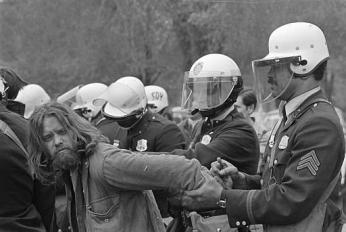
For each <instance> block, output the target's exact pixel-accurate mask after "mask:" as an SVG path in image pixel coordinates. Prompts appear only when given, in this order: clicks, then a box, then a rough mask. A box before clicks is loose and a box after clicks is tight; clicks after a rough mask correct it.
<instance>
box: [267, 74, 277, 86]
mask: <svg viewBox="0 0 346 232" xmlns="http://www.w3.org/2000/svg"><path fill="white" fill-rule="evenodd" d="M267 82H268V84H271V85H276V84H277V82H276V79H275V78H274V77H272V76H268V77H267Z"/></svg>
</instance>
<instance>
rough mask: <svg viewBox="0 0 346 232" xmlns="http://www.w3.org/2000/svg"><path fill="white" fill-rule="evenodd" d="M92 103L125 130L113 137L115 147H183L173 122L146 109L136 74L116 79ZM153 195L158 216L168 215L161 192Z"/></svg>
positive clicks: (154, 149) (152, 149)
mask: <svg viewBox="0 0 346 232" xmlns="http://www.w3.org/2000/svg"><path fill="white" fill-rule="evenodd" d="M105 102H106V103H105ZM104 103H105V104H104ZM94 104H96V105H103V104H104V106H103V108H102V113H103V115H104V117H105V118H107V119H109V120H113V121H115V122H117V123H118V124H119V126H120V127H122V128H125V129H126V133H127V135H126V136H123V137H118V138H115V139H118V147H119V148H123V149H129V150H132V151H139V152H148V151H150V152H169V151H172V150H174V149H179V148H181V149H183V148H185V141H184V137H183V135H182V132H181V131H180V130H179V128H178V127H177V125H176V124H175V123H174V122H172V121H169V120H168V119H166V118H164V117H162V116H161V115H159V114H157V113H153V112H151V111H150V110H148V107H147V97H146V94H145V90H144V85H143V83H142V82H141V81H140V80H139V79H138V78H136V77H131V76H127V77H122V78H120V79H118V80H117V81H116V82H114V83H113V84H111V85H110V86H109V87H108V88H107V90H106V91H105V93H104V94H103V95H101V96H100V97H99V98H98V99H96V100H95V101H94ZM100 129H101V132H102V128H100ZM154 194H155V198H156V200H157V202H158V206H159V209H160V212H161V214H162V216H163V217H168V212H167V201H166V196H165V194H162V193H158V192H154Z"/></svg>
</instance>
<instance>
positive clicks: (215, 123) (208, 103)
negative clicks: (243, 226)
mask: <svg viewBox="0 0 346 232" xmlns="http://www.w3.org/2000/svg"><path fill="white" fill-rule="evenodd" d="M242 89H243V79H242V77H241V73H240V70H239V67H238V65H237V64H236V63H235V62H234V61H233V60H232V59H231V58H230V57H228V56H226V55H223V54H208V55H205V56H203V57H201V58H200V59H198V60H197V61H196V62H195V63H194V64H193V65H192V67H191V69H190V71H188V72H186V73H185V79H184V85H183V94H182V96H183V98H182V107H183V108H184V109H187V110H188V111H190V112H191V114H193V115H194V114H200V115H201V116H202V119H200V120H199V121H198V122H197V124H196V125H195V126H194V128H193V131H192V137H193V139H192V142H191V143H190V145H189V147H188V149H187V150H175V151H173V153H174V154H179V155H184V156H185V157H187V158H191V159H192V158H196V159H197V160H199V161H200V163H201V164H202V165H203V166H206V167H208V168H209V167H210V164H211V163H212V162H213V161H215V160H216V158H217V157H222V158H223V159H225V160H227V161H229V162H231V163H232V164H234V165H235V166H236V167H238V168H239V170H242V172H245V173H249V174H255V173H256V170H257V165H258V159H259V143H258V139H257V135H256V132H255V130H254V128H253V127H252V126H251V125H250V124H249V123H248V122H247V121H246V119H245V118H244V116H243V115H242V114H241V113H239V112H238V111H237V109H236V108H235V106H234V103H235V102H236V100H237V97H238V94H239V92H240V91H241V90H242ZM199 213H200V214H204V212H201V211H199ZM218 214H225V212H224V211H222V210H221V211H220V212H217V213H216V214H215V213H212V214H208V215H206V216H217V215H218ZM183 215H184V214H183ZM186 221H188V217H185V215H184V216H183V217H180V214H176V217H175V220H174V221H173V222H172V223H171V224H170V226H169V231H181V230H184V229H187V228H186V227H187V225H188V223H186ZM181 224H185V225H184V226H183V225H181ZM184 227H185V228H184Z"/></svg>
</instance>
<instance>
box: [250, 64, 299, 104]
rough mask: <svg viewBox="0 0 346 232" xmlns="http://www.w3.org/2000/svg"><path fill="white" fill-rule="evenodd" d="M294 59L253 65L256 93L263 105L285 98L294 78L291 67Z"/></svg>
mask: <svg viewBox="0 0 346 232" xmlns="http://www.w3.org/2000/svg"><path fill="white" fill-rule="evenodd" d="M293 61H294V59H292V58H290V59H288V58H285V59H283V60H280V59H278V60H273V61H263V63H259V64H257V65H256V64H255V65H253V72H254V77H255V83H256V92H257V93H258V96H259V101H260V102H261V103H269V102H272V101H274V100H275V99H278V98H280V97H281V96H283V94H284V93H285V91H286V90H287V88H288V86H289V84H290V83H291V80H292V78H293V72H292V71H291V69H290V66H291V65H292V64H293V63H292V62H293Z"/></svg>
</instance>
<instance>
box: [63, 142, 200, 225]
mask: <svg viewBox="0 0 346 232" xmlns="http://www.w3.org/2000/svg"><path fill="white" fill-rule="evenodd" d="M203 182H204V177H203V176H202V173H201V166H200V164H199V162H198V161H197V160H195V159H193V160H187V159H185V158H183V157H178V156H175V155H164V154H162V155H159V154H158V155H153V154H139V153H134V152H131V151H127V150H121V149H118V148H116V147H114V146H112V145H109V144H105V143H99V144H98V145H97V147H96V150H95V152H94V154H93V155H91V156H90V157H88V158H87V159H86V160H84V162H82V163H81V165H80V166H79V168H78V169H77V170H75V171H73V172H71V173H70V176H69V177H68V176H67V178H66V177H65V183H66V192H67V200H68V214H69V220H70V225H71V228H72V231H79V232H81V231H104V232H107V231H112V232H114V231H119V232H136V231H138V232H152V231H153V232H161V231H162V232H163V231H165V228H164V225H163V223H162V218H161V215H160V213H159V210H158V208H157V205H156V202H155V199H154V197H153V194H152V192H151V191H150V190H155V189H166V190H168V192H169V193H170V196H171V197H174V198H175V199H176V200H178V202H179V198H180V196H181V194H182V193H183V191H184V190H192V189H196V188H198V187H200V186H201V185H202V184H203ZM82 186H83V187H82ZM73 209H76V210H73Z"/></svg>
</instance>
